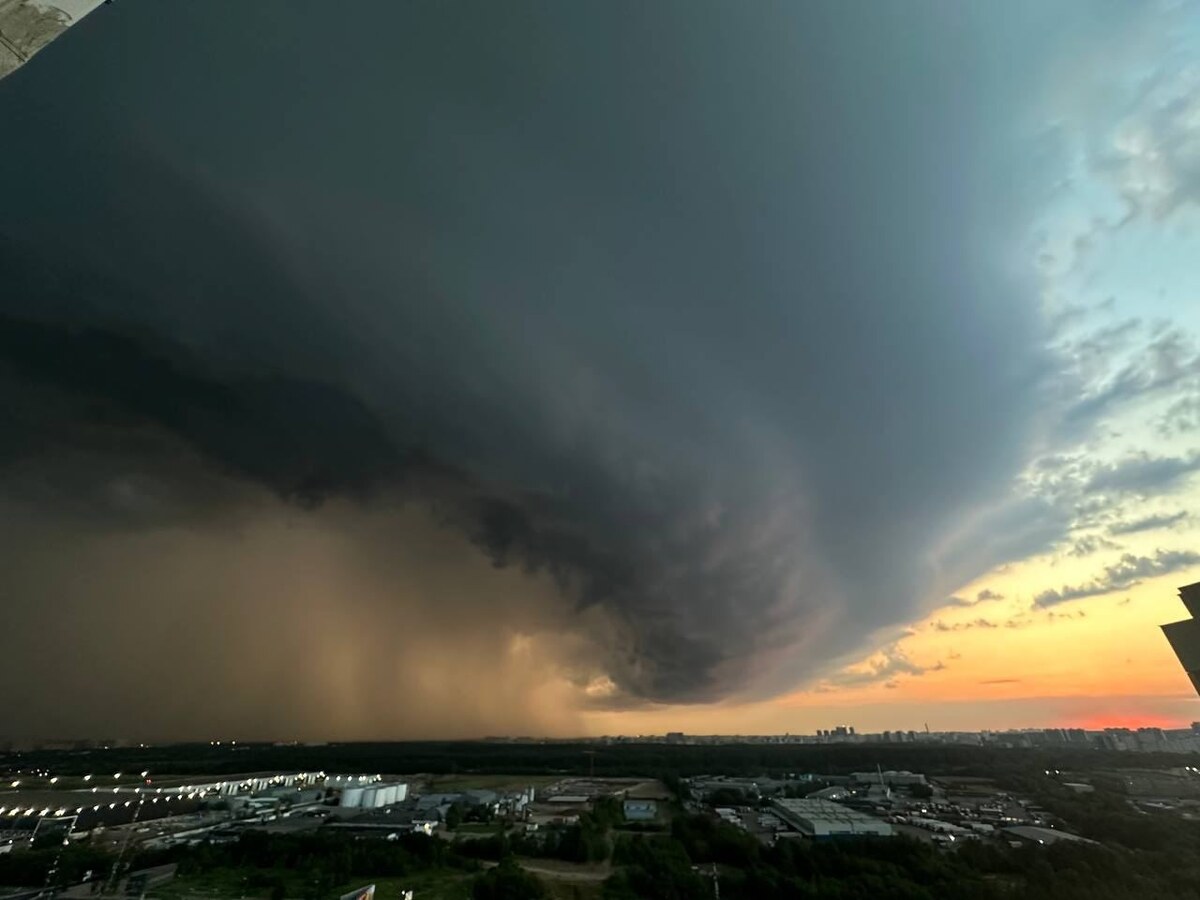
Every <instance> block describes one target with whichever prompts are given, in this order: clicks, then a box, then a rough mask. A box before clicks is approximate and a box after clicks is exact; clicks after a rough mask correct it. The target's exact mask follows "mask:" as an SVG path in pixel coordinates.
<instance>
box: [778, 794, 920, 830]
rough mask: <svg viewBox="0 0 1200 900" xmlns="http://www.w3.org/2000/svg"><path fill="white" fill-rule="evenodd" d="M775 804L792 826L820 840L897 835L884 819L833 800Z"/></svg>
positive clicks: (791, 801)
mask: <svg viewBox="0 0 1200 900" xmlns="http://www.w3.org/2000/svg"><path fill="white" fill-rule="evenodd" d="M771 807H772V808H773V810H774V811H775V814H776V815H778V816H779V818H781V819H782V820H783V821H784V822H786V823H787V824H788V825H790V826H791V827H793V828H795V829H796V830H797V831H799V832H800V833H801V834H804V835H807V836H808V837H811V838H814V839H817V840H831V839H837V838H850V837H893V836H894V835H895V834H896V832H895V829H893V828H892V826H891V825H889V824H888V823H887V822H885V821H883V820H882V819H877V818H875V817H874V816H869V815H867V814H866V813H864V812H859V811H858V810H856V809H850V808H849V807H846V806H842V805H841V804H839V803H834V802H832V801H830V800H809V799H803V800H772V801H771Z"/></svg>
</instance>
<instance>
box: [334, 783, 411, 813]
mask: <svg viewBox="0 0 1200 900" xmlns="http://www.w3.org/2000/svg"><path fill="white" fill-rule="evenodd" d="M407 798H408V785H407V784H406V783H404V782H402V781H397V782H394V783H392V784H371V785H366V786H363V787H358V786H352V787H346V788H343V789H342V796H341V798H340V799H339V800H338V806H341V807H343V808H345V809H379V808H380V807H382V806H391V805H392V804H393V803H401V802H403V801H404V800H406V799H407Z"/></svg>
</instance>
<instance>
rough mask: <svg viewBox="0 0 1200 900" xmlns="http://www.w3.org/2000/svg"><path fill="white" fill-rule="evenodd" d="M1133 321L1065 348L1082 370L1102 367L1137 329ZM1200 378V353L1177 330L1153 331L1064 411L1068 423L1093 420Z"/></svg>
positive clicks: (1184, 386)
mask: <svg viewBox="0 0 1200 900" xmlns="http://www.w3.org/2000/svg"><path fill="white" fill-rule="evenodd" d="M1140 324H1141V323H1140V322H1139V321H1138V320H1136V319H1133V320H1130V321H1129V322H1125V323H1121V324H1120V325H1117V326H1113V327H1112V328H1110V329H1107V330H1105V331H1102V332H1097V334H1096V335H1093V336H1091V337H1090V338H1089V339H1088V340H1086V341H1083V342H1080V343H1079V344H1077V345H1073V346H1072V347H1071V348H1070V350H1071V351H1072V352H1073V353H1074V354H1075V357H1076V362H1077V364H1078V365H1080V367H1081V369H1082V370H1083V371H1085V372H1086V371H1088V369H1089V368H1090V369H1096V368H1099V367H1103V366H1105V365H1106V364H1107V361H1108V360H1109V359H1111V358H1112V357H1113V355H1114V354H1116V353H1117V352H1119V351H1121V350H1123V349H1124V346H1125V345H1126V344H1127V343H1128V342H1129V339H1130V338H1131V337H1132V336H1133V335H1134V334H1136V332H1137V330H1138V328H1139V327H1140ZM1197 377H1200V352H1197V350H1196V347H1195V345H1194V343H1193V342H1192V340H1191V339H1190V338H1189V336H1188V335H1187V334H1186V333H1185V332H1183V331H1182V330H1180V329H1177V328H1167V329H1165V330H1161V331H1158V332H1156V333H1155V334H1153V335H1152V336H1151V338H1150V340H1149V342H1148V343H1147V344H1146V345H1145V346H1143V347H1141V348H1139V349H1138V350H1137V351H1135V353H1134V354H1133V356H1132V358H1131V359H1130V360H1129V362H1128V363H1126V364H1125V365H1124V366H1122V367H1121V368H1120V369H1118V370H1117V371H1116V372H1114V373H1112V374H1110V375H1109V374H1106V375H1105V376H1101V377H1099V378H1096V380H1095V381H1094V382H1093V384H1094V386H1093V387H1091V388H1089V389H1088V390H1087V391H1086V392H1085V394H1084V396H1083V398H1082V399H1081V400H1079V401H1077V402H1076V403H1075V404H1074V405H1072V406H1071V408H1070V409H1069V410H1068V412H1067V415H1066V418H1067V420H1068V421H1096V420H1098V419H1100V418H1103V417H1104V416H1105V415H1107V414H1108V413H1110V412H1112V411H1114V410H1115V409H1117V408H1119V407H1121V406H1123V405H1125V404H1128V403H1130V402H1132V401H1135V400H1143V399H1145V398H1148V397H1152V396H1162V395H1164V394H1171V393H1174V392H1178V391H1180V390H1185V389H1188V388H1189V387H1190V386H1191V385H1192V384H1193V383H1194V380H1195V379H1196V378H1197Z"/></svg>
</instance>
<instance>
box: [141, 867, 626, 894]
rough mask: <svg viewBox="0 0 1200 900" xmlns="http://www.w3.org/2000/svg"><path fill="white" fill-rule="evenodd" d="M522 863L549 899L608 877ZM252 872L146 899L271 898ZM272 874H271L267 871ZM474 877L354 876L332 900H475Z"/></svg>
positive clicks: (215, 876)
mask: <svg viewBox="0 0 1200 900" xmlns="http://www.w3.org/2000/svg"><path fill="white" fill-rule="evenodd" d="M521 864H522V865H523V866H525V867H526V868H528V869H529V870H530V871H532V872H533V873H534V874H535V875H537V876H538V877H539V878H541V879H542V881H544V882H545V883H546V887H547V888H549V890H550V895H551V896H552V897H554V898H556V900H597V898H599V897H600V884H601V879H602V878H603V877H604V876H606V875H607V874H608V867H607V866H602V867H598V866H576V865H573V864H571V863H561V862H555V861H553V860H540V859H539V860H521ZM252 874H257V875H258V876H260V877H261V876H263V875H264V872H263V871H262V870H242V869H221V870H218V871H215V872H209V873H205V874H203V875H193V876H186V877H180V878H176V879H174V880H173V881H170V882H168V883H167V884H165V885H162V886H160V887H156V888H154V889H153V890H152V891H151V892H150V893H149V894H148V895H147V900H202V898H211V900H235V898H237V900H267V898H269V897H270V893H271V892H270V888H266V887H263V888H251V887H250V886H249V879H250V876H251V875H252ZM265 874H266V875H270V874H271V873H269V872H268V873H265ZM278 874H279V875H281V876H282V877H283V878H285V879H287V880H288V884H289V890H288V894H287V895H288V897H298V896H300V895H301V892H302V889H301V887H300V886H299V885H297V884H296V883H295V880H294V878H292V877H291V876H294V874H295V873H293V872H287V871H281V872H279V873H278ZM473 877H474V875H473V874H472V873H469V872H463V871H462V870H461V869H437V870H433V871H428V872H420V873H417V874H415V875H412V876H409V877H406V878H390V877H389V878H369V877H363V878H355V879H353V880H352V881H347V882H346V883H345V884H341V885H338V886H337V887H335V888H333V889H332V890H330V891H329V896H330V897H339V896H341V895H342V894H348V893H350V891H352V890H355V889H357V888H361V887H364V886H365V885H368V884H374V885H375V896H376V898H377V900H398V898H399V897H401V896H402V891H406V890H409V891H412V892H413V896H414V898H416V897H419V898H420V900H470V897H471V879H472V878H473Z"/></svg>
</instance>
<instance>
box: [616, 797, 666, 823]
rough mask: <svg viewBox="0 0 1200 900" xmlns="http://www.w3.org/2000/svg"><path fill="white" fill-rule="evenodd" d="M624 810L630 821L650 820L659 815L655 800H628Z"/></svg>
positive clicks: (623, 807)
mask: <svg viewBox="0 0 1200 900" xmlns="http://www.w3.org/2000/svg"><path fill="white" fill-rule="evenodd" d="M622 810H623V812H624V813H625V818H626V819H628V820H629V821H630V822H648V821H650V820H651V819H653V818H655V817H656V816H657V815H658V804H657V803H655V802H654V801H653V800H626V801H625V803H624V804H623V806H622Z"/></svg>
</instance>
